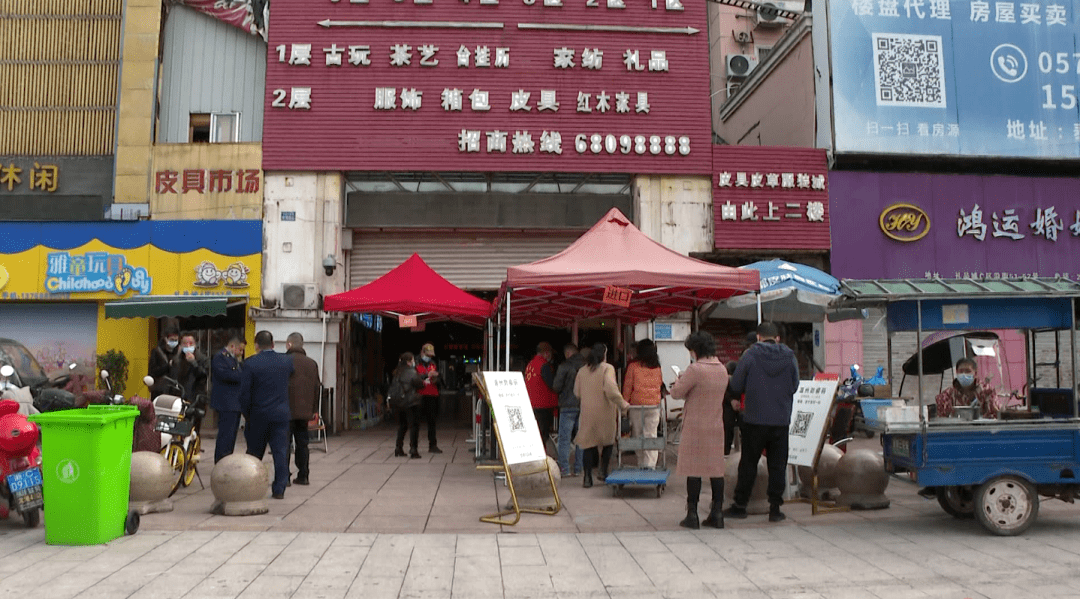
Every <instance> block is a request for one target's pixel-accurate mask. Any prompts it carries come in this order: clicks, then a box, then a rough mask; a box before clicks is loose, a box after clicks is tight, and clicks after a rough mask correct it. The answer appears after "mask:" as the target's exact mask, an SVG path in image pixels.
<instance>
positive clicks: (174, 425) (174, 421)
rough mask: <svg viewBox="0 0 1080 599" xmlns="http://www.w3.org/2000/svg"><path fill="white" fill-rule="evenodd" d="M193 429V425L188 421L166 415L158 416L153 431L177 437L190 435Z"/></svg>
mask: <svg viewBox="0 0 1080 599" xmlns="http://www.w3.org/2000/svg"><path fill="white" fill-rule="evenodd" d="M193 427H194V423H193V422H191V421H190V420H181V419H179V418H177V417H176V416H166V415H161V416H158V417H157V422H156V423H155V424H154V430H155V431H157V432H159V433H165V434H166V435H176V436H177V437H186V436H188V435H190V434H191V429H192V428H193Z"/></svg>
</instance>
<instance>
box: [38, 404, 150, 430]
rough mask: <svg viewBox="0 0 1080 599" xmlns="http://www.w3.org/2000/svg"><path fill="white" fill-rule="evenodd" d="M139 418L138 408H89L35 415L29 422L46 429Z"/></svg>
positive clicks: (101, 424) (103, 424)
mask: <svg viewBox="0 0 1080 599" xmlns="http://www.w3.org/2000/svg"><path fill="white" fill-rule="evenodd" d="M138 416H139V408H137V407H136V406H127V405H124V406H87V409H84V410H60V411H58V412H45V413H43V414H34V415H33V416H30V417H29V418H28V419H27V420H29V421H30V422H35V423H37V424H38V425H39V426H46V427H47V426H49V425H53V424H77V425H82V426H105V425H106V424H111V423H113V422H116V421H118V420H134V419H135V418H138Z"/></svg>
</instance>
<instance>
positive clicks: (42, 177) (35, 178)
mask: <svg viewBox="0 0 1080 599" xmlns="http://www.w3.org/2000/svg"><path fill="white" fill-rule="evenodd" d="M59 186H60V167H59V166H57V165H55V164H45V163H41V162H34V163H33V166H31V167H30V168H26V167H24V166H20V165H17V164H15V163H14V162H9V163H7V164H3V163H0V192H3V191H15V190H16V189H17V188H22V187H25V188H26V189H27V190H29V191H44V192H47V193H53V192H55V191H56V190H57V189H58V188H59Z"/></svg>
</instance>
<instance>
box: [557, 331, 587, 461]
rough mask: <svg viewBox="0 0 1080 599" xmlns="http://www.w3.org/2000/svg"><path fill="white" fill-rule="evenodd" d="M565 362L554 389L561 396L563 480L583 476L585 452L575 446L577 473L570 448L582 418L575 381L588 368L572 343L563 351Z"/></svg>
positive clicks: (560, 457)
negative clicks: (571, 464)
mask: <svg viewBox="0 0 1080 599" xmlns="http://www.w3.org/2000/svg"><path fill="white" fill-rule="evenodd" d="M563 356H564V357H565V358H566V360H564V361H563V363H562V364H559V368H558V370H556V371H555V381H554V383H553V384H552V386H551V387H552V389H554V390H555V392H556V393H558V394H559V447H558V454H559V459H558V462H559V472H560V474H561V475H562V477H563V478H566V477H569V476H577V475H579V474H581V462H582V455H581V454H582V452H581V448H580V447H578V446H576V445H574V470H573V473H571V471H570V446H571V445H573V441H574V436H575V435H577V432H578V418H579V417H580V416H581V400H580V399H579V398H578V396H577V395H574V379H575V378H577V372H578V370H579V369H580V368H581V367H582V366H584V365H585V358H584V357H583V356H582V355H581V353H580V352H578V348H577V346H576V345H574V344H573V343H567V344H566V345H565V346H564V347H563Z"/></svg>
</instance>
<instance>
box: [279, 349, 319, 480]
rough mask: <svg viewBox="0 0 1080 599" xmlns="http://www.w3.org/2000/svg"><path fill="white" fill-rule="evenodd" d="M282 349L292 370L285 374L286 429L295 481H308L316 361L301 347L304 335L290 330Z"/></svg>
mask: <svg viewBox="0 0 1080 599" xmlns="http://www.w3.org/2000/svg"><path fill="white" fill-rule="evenodd" d="M285 353H286V354H287V355H289V356H292V361H293V373H292V376H290V377H289V412H290V415H291V416H292V419H291V420H290V421H289V433H290V434H291V435H292V439H293V443H295V444H296V470H297V473H296V479H295V480H293V482H294V483H296V484H298V485H306V484H308V474H309V473H310V470H309V467H308V464H309V457H310V454H309V453H308V422H309V421H311V418H312V417H313V416H314V415H315V408H316V406H318V404H319V396H320V395H322V382H321V380H320V379H319V365H318V364H317V363H316V362H315V360H312V359H311V358H309V357H308V356H307V353H306V352H305V351H304V336H303V335H301V334H300V333H292V334H290V335H289V337H288V339H286V340H285Z"/></svg>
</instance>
